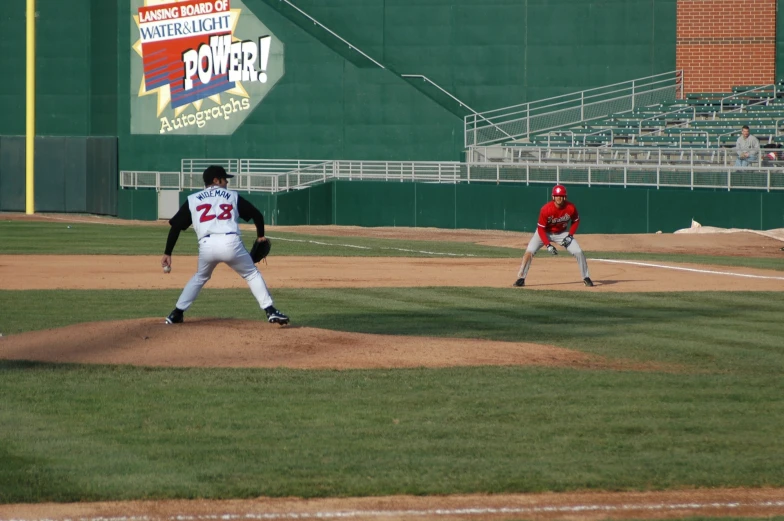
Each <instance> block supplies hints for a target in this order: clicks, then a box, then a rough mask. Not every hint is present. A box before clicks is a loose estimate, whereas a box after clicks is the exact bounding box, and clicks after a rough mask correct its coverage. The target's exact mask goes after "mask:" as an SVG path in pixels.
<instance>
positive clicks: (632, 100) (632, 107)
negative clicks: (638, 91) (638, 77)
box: [632, 80, 635, 110]
mask: <svg viewBox="0 0 784 521" xmlns="http://www.w3.org/2000/svg"><path fill="white" fill-rule="evenodd" d="M634 81H635V80H632V110H634V85H635V83H634Z"/></svg>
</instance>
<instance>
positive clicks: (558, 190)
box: [553, 185, 566, 197]
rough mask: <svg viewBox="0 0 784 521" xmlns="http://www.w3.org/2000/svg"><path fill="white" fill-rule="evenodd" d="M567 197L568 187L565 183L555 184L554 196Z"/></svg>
mask: <svg viewBox="0 0 784 521" xmlns="http://www.w3.org/2000/svg"><path fill="white" fill-rule="evenodd" d="M556 195H557V196H559V197H566V187H565V186H564V185H555V186H554V187H553V197H555V196H556Z"/></svg>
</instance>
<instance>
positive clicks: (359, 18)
mask: <svg viewBox="0 0 784 521" xmlns="http://www.w3.org/2000/svg"><path fill="white" fill-rule="evenodd" d="M139 1H140V0H133V1H132V0H69V1H67V2H64V1H62V0H37V3H36V9H37V12H38V17H37V28H38V42H37V64H36V74H37V80H38V81H37V102H36V107H37V116H36V125H37V131H38V134H39V135H41V136H115V137H117V138H118V162H119V167H120V169H121V170H161V171H171V170H177V169H178V168H179V162H180V160H181V159H182V158H190V157H193V158H207V157H213V158H215V157H219V158H223V157H234V158H240V157H250V158H253V157H258V158H303V159H305V158H315V159H357V160H358V159H366V160H455V159H459V158H460V157H461V154H462V150H463V135H462V134H463V125H462V119H461V116H462V115H463V113H464V112H461V111H460V110H459V109H456V108H455V107H456V105H455V104H454V103H453V102H452V101H451V100H450V99H449V98H448V97H446V96H445V95H444V94H442V93H440V92H439V91H437V90H435V89H433V88H432V87H428V86H427V84H424V83H423V82H421V81H412V80H406V79H404V78H401V77H400V75H401V74H421V75H425V76H427V77H429V78H431V79H432V80H433V81H435V82H437V83H438V84H439V85H441V86H442V87H443V88H444V89H446V90H447V91H448V92H450V93H452V94H454V95H456V96H457V97H458V98H460V99H461V100H462V101H464V102H465V103H466V104H467V105H469V106H471V107H473V108H475V109H477V110H486V109H491V108H498V107H501V106H504V105H511V104H517V103H522V102H525V101H529V100H533V99H539V98H543V97H548V96H552V95H557V94H561V93H564V92H570V91H575V90H580V89H585V88H590V87H595V86H599V85H604V84H608V83H613V82H617V81H623V80H628V79H632V78H635V77H641V76H647V75H650V74H655V73H659V72H664V71H668V70H673V69H674V67H675V22H676V12H675V11H676V9H675V0H548V1H545V0H519V1H515V2H509V1H508V0H450V1H444V0H364V1H363V2H356V1H355V0H331V1H330V2H321V1H313V0H294V3H295V4H296V5H297V6H298V7H300V8H302V9H304V10H305V11H307V12H309V13H311V14H312V15H313V16H314V17H315V18H316V19H319V20H321V21H323V23H324V24H326V25H328V26H329V27H330V28H331V29H333V30H334V31H335V32H336V33H338V34H340V35H342V36H343V37H344V38H346V39H347V40H348V41H351V42H352V43H354V44H355V45H356V46H357V47H359V48H360V49H362V50H363V51H365V52H366V53H367V54H369V55H370V56H371V57H373V58H374V59H375V60H377V61H378V62H380V63H381V64H383V65H384V66H385V67H386V68H385V69H382V68H379V67H378V66H376V65H374V64H372V63H371V62H369V61H368V60H367V59H365V58H362V57H361V56H360V55H359V54H358V53H357V52H356V51H355V50H352V49H350V48H348V47H347V46H346V45H345V44H344V43H343V42H341V41H339V40H337V39H336V38H335V37H334V36H332V35H330V34H329V33H327V32H326V31H324V30H321V29H320V28H319V27H318V26H314V24H313V23H312V22H310V21H309V20H307V19H306V18H304V17H303V16H302V15H301V14H300V13H298V12H296V11H295V10H293V9H291V8H287V7H286V6H285V4H284V3H283V2H280V1H279V0H242V2H244V4H242V13H241V14H240V16H239V19H240V22H239V27H242V24H243V23H245V22H244V21H247V20H249V19H250V18H251V17H253V18H254V19H257V20H258V21H259V23H261V24H263V26H264V27H265V28H266V29H268V30H269V31H270V32H271V33H272V34H274V36H275V38H277V39H278V40H279V41H280V49H278V51H279V52H280V53H281V54H280V55H281V56H282V57H283V58H282V59H283V60H284V62H285V63H284V67H285V73H284V74H283V76H282V77H281V78H280V80H279V81H277V83H275V85H274V87H273V88H272V89H271V91H270V92H269V93H268V94H267V95H266V96H265V97H264V98H263V100H262V101H261V102H260V103H259V104H258V105H257V106H255V108H253V110H251V111H249V113H248V114H243V117H244V118H245V119H244V120H243V122H242V123H241V125H239V127H238V128H237V129H236V130H235V131H234V132H233V134H231V135H206V134H186V135H160V134H155V133H153V134H135V133H132V130H131V128H132V125H131V120H132V114H131V105H132V103H131V102H132V100H136V99H140V97H144V100H145V101H150V102H152V103H153V104H154V101H153V100H159V101H161V103H162V104H163V105H162V107H161V109H160V110H161V111H162V112H161V114H159V115H160V116H161V117H163V115H165V114H167V113H168V112H167V111H171V110H172V107H171V102H170V101H167V100H168V98H167V97H166V95H163V94H161V93H160V92H158V91H154V92H152V91H151V92H145V90H144V89H142V88H141V87H142V86H141V85H139V84H135V83H133V82H132V81H131V68H132V66H134V64H138V63H141V62H140V60H142V58H141V57H140V56H139V49H140V47H137V46H136V44H137V43H138V33H139V29H138V25H137V24H136V23H135V21H134V19H133V18H132V15H133V14H134V13H137V12H138V8H136V7H135V5H136V4H134V3H133V2H137V3H138V2H139ZM238 2H240V0H235V4H236V5H237V6H240V4H239V3H238ZM232 5H234V4H232ZM3 6H4V16H3V17H2V18H0V30H2V32H3V36H4V37H3V39H2V42H0V69H1V70H3V71H5V72H4V81H3V82H2V84H0V110H1V111H2V112H3V114H4V115H5V116H7V117H4V118H0V135H22V134H23V133H24V105H25V95H24V94H25V91H24V87H25V74H24V56H25V12H24V10H25V0H6V1H5V2H4V4H3ZM135 9H136V10H135ZM137 16H138V15H137ZM314 27H316V29H314ZM137 66H138V65H137ZM227 99H228V96H227V95H224V96H223V98H222V99H221V103H225V102H226V100H227ZM251 101H253V97H252V96H251ZM167 103H168V104H167ZM217 106H218V105H217V102H215V101H212V100H210V99H205V100H204V101H203V104H201V105H200V107H201V108H200V109H199V110H205V109H210V108H215V107H217ZM196 110H197V109H196V107H195V105H187V106H186V107H185V108H184V112H183V113H182V114H183V115H186V116H187V115H189V114H192V113H193V112H194V111H196ZM144 116H145V117H147V116H149V117H152V118H155V117H156V114H155V113H154V111H153V112H152V113H151V114H145V115H144ZM245 116H246V117H245Z"/></svg>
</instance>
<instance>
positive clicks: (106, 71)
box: [89, 0, 119, 136]
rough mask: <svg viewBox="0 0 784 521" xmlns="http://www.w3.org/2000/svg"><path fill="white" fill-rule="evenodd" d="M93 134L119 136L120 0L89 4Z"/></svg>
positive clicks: (91, 121) (91, 132)
mask: <svg viewBox="0 0 784 521" xmlns="http://www.w3.org/2000/svg"><path fill="white" fill-rule="evenodd" d="M90 21H91V23H90V49H89V50H90V135H92V136H116V135H117V81H118V78H117V73H118V69H117V54H118V52H119V48H118V43H119V42H118V39H117V38H118V36H117V24H118V22H119V19H118V11H117V2H114V1H108V0H91V4H90Z"/></svg>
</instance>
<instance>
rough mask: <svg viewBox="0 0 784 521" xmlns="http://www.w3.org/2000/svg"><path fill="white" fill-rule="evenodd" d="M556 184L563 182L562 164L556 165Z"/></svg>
mask: <svg viewBox="0 0 784 521" xmlns="http://www.w3.org/2000/svg"><path fill="white" fill-rule="evenodd" d="M555 184H557V185H559V184H561V165H555Z"/></svg>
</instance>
